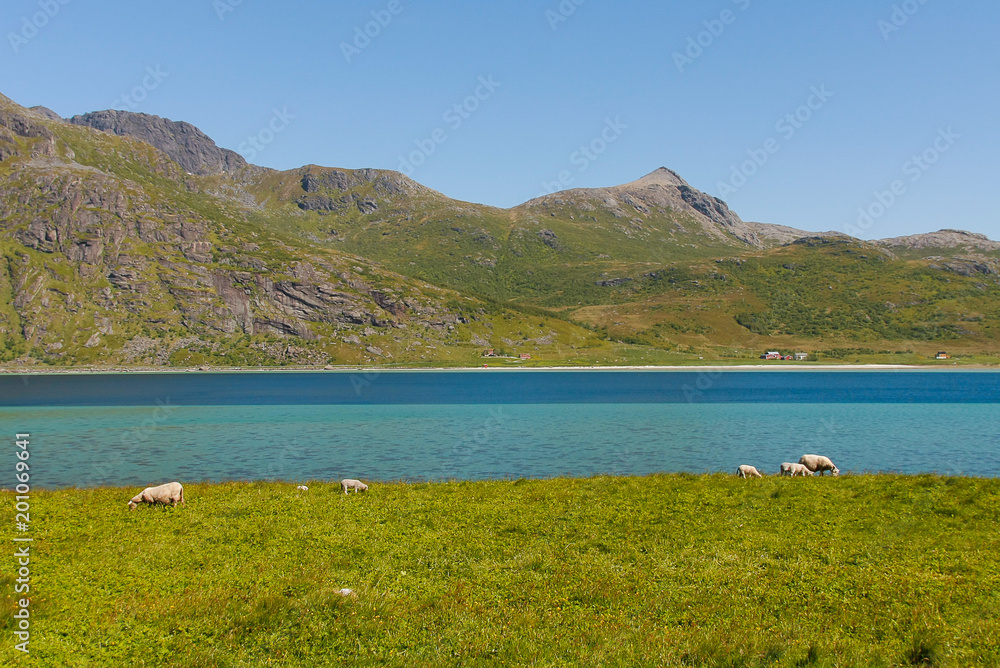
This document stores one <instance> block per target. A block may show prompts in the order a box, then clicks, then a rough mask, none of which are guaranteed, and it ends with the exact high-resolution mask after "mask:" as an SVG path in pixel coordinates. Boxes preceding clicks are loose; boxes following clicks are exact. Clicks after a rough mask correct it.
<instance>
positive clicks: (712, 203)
mask: <svg viewBox="0 0 1000 668" xmlns="http://www.w3.org/2000/svg"><path fill="white" fill-rule="evenodd" d="M31 110H32V111H34V112H36V113H38V114H41V115H43V116H45V117H46V118H49V119H51V120H65V121H66V122H69V123H73V124H75V125H84V126H87V127H92V128H94V129H96V130H102V131H105V132H111V133H113V134H117V135H119V136H128V137H132V138H135V139H138V140H140V141H144V142H146V143H148V144H151V145H153V146H155V147H156V148H158V149H160V150H161V151H163V152H164V153H166V154H167V155H168V156H170V157H171V158H172V159H173V160H175V161H176V162H177V163H178V164H179V165H181V166H182V167H184V169H186V170H187V171H188V172H191V173H193V174H199V175H212V174H222V173H228V172H234V171H237V170H239V169H241V168H244V167H246V166H248V164H249V163H247V161H246V160H245V159H244V158H243V156H241V155H240V154H239V153H236V152H235V151H232V150H230V149H226V148H221V147H219V146H217V145H216V143H215V141H214V140H212V138H211V137H209V136H208V135H206V134H205V133H204V132H202V131H201V130H200V129H199V128H197V127H196V126H194V125H192V124H190V123H187V122H184V121H172V120H170V119H166V118H161V117H159V116H155V115H150V114H145V113H140V112H130V111H123V110H104V111H94V112H89V113H86V114H82V115H78V116H73V117H72V118H69V119H62V118H60V117H59V116H58V114H56V113H55V112H53V111H52V110H51V109H48V108H46V107H43V106H36V107H32V108H31ZM308 167H309V166H306V167H303V168H302V169H308ZM338 171H341V172H353V171H355V170H338ZM362 171H366V172H369V173H371V172H373V171H374V172H380V173H383V174H388V173H393V172H392V170H371V169H368V170H362ZM407 178H408V177H407ZM397 181H398V179H397ZM414 183H416V182H414ZM416 185H418V186H420V187H421V188H425V186H422V185H420V184H416ZM427 190H428V191H430V190H431V189H429V188H428V189H427ZM433 192H436V191H433ZM574 197H585V198H588V199H597V200H599V201H600V202H601V203H602V204H603V205H604V206H605V207H606V208H607V209H608V210H610V211H614V212H618V213H621V212H623V211H626V210H627V208H628V207H631V208H633V209H635V208H636V205H638V207H639V210H641V209H642V207H646V206H649V205H653V206H656V207H661V208H673V209H675V210H679V211H685V212H688V213H691V214H692V215H695V216H697V217H700V218H702V219H703V222H704V223H706V227H705V229H706V231H707V232H708V233H709V234H712V235H714V236H720V231H724V232H728V233H729V234H731V235H732V236H734V237H736V238H737V239H740V240H741V241H744V242H745V243H747V244H749V245H752V246H757V247H763V246H767V245H768V244H769V242H770V243H775V242H777V243H789V242H791V241H794V240H795V239H799V238H802V237H806V236H816V235H820V236H826V235H833V236H840V235H842V234H843V233H841V232H834V231H830V232H810V231H806V230H801V229H797V228H793V227H788V226H784V225H775V224H772V223H759V222H745V221H743V220H742V219H741V218H740V217H739V215H738V214H736V212H734V211H732V210H731V209H730V208H729V206H728V205H727V204H726V202H724V201H723V200H721V199H719V198H717V197H714V196H712V195H709V194H707V193H704V192H702V191H700V190H697V189H696V188H694V187H692V186H691V185H690V184H689V183H688V182H687V181H685V180H684V178H683V177H681V176H680V175H679V174H678V173H677V172H675V171H674V170H671V169H668V168H667V167H660V168H658V169H656V170H654V171H652V172H650V173H649V174H646V175H645V176H643V177H640V178H639V179H636V180H635V181H632V182H629V183H626V184H622V185H618V186H608V187H603V188H573V189H569V190H564V191H559V192H556V193H552V194H550V195H543V196H541V197H536V198H534V199H531V200H528V201H527V202H524V203H522V204H520V205H517V206H515V207H512V208H514V209H517V208H520V207H525V208H532V207H535V206H538V205H543V204H545V203H548V202H553V201H555V202H566V201H569V200H571V199H572V198H574ZM623 207H625V208H623ZM713 226H718V228H717V229H714V228H713ZM845 236H846V235H845ZM877 243H880V244H882V245H884V246H887V247H890V248H891V247H900V246H902V247H909V248H926V247H931V246H934V247H942V248H950V247H966V246H971V247H975V248H979V249H982V250H998V249H1000V242H995V241H992V240H990V239H989V238H987V237H986V236H985V235H982V234H978V233H974V232H966V231H963V230H950V229H943V230H939V231H937V232H929V233H921V234H914V235H907V236H901V237H893V238H890V239H881V240H878V241H877Z"/></svg>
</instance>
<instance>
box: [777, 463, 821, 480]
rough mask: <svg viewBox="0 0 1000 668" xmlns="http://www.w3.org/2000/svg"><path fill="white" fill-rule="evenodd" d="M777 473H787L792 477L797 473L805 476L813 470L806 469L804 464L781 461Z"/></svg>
mask: <svg viewBox="0 0 1000 668" xmlns="http://www.w3.org/2000/svg"><path fill="white" fill-rule="evenodd" d="M778 473H780V474H781V475H788V476H792V477H794V476H797V475H800V476H807V475H812V474H813V472H812V471H810V470H809V469H807V468H806V467H805V465H803V464H794V463H792V462H782V463H781V468H780V469H779V470H778Z"/></svg>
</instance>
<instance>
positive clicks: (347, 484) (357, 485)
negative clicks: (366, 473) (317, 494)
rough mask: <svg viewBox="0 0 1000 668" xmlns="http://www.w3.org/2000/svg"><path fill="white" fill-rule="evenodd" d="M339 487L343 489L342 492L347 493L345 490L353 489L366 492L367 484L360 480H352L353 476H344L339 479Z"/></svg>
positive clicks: (355, 491)
mask: <svg viewBox="0 0 1000 668" xmlns="http://www.w3.org/2000/svg"><path fill="white" fill-rule="evenodd" d="M340 488H341V489H342V490H344V494H347V490H349V489H353V490H354V493H355V494H357V493H358V492H367V491H368V485H366V484H365V483H363V482H361V481H360V480H354V479H353V478H344V479H343V480H341V481H340Z"/></svg>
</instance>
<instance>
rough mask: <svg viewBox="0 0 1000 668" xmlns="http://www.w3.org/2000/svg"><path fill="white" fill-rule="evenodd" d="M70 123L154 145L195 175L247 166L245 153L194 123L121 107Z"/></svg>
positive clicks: (77, 117)
mask: <svg viewBox="0 0 1000 668" xmlns="http://www.w3.org/2000/svg"><path fill="white" fill-rule="evenodd" d="M69 122H70V123H73V124H74V125H84V126H87V127H91V128H94V129H95V130H102V131H104V132H110V133H112V134H116V135H119V136H125V137H132V138H134V139H138V140H140V141H144V142H146V143H147V144H152V145H153V146H155V147H156V148H158V149H160V150H161V151H163V152H164V153H166V154H167V155H168V156H170V158H171V159H173V160H175V161H176V162H177V164H179V165H180V166H181V167H183V168H184V169H185V170H187V171H188V172H191V173H192V174H200V175H208V174H222V173H224V172H232V171H235V170H237V169H240V168H241V167H245V166H246V165H247V161H246V160H244V159H243V156H241V155H240V154H238V153H236V152H234V151H230V150H229V149H224V148H219V147H218V146H216V145H215V142H214V141H212V139H211V138H210V137H209V136H208V135H206V134H205V133H204V132H202V131H201V130H199V129H198V128H196V127H195V126H193V125H191V124H190V123H184V122H177V121H171V120H169V119H166V118H160V117H159V116H151V115H149V114H139V113H134V112H131V111H118V110H108V111H95V112H92V113H89V114H83V115H82V116H74V117H73V118H71V119H69Z"/></svg>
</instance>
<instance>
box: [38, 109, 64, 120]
mask: <svg viewBox="0 0 1000 668" xmlns="http://www.w3.org/2000/svg"><path fill="white" fill-rule="evenodd" d="M31 111H33V112H35V113H36V114H38V115H39V116H44V117H45V118H47V119H49V120H50V121H62V120H63V117H62V116H60V115H59V114H57V113H56V112H54V111H52V110H51V109H49V108H48V107H42V106H36V107H31Z"/></svg>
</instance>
